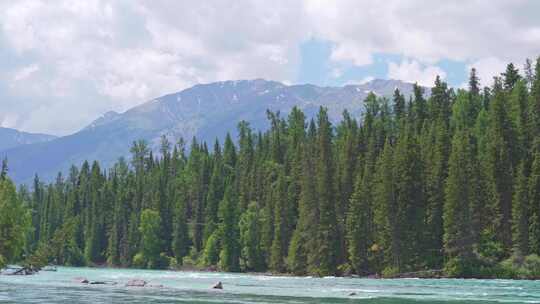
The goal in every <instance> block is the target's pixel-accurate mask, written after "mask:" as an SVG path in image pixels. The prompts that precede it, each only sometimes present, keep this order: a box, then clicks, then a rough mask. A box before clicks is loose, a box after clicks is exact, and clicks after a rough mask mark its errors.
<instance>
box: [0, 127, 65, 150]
mask: <svg viewBox="0 0 540 304" xmlns="http://www.w3.org/2000/svg"><path fill="white" fill-rule="evenodd" d="M55 138H56V136H54V135H47V134H38V133H27V132H21V131H18V130H15V129H10V128H2V127H0V151H2V150H7V149H11V148H14V147H17V146H21V145H28V144H34V143H40V142H47V141H50V140H53V139H55Z"/></svg>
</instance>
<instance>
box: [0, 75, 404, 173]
mask: <svg viewBox="0 0 540 304" xmlns="http://www.w3.org/2000/svg"><path fill="white" fill-rule="evenodd" d="M396 88H398V89H400V91H401V92H402V93H403V94H404V95H411V94H412V88H413V84H410V83H406V82H403V81H399V80H382V79H375V80H372V81H370V82H367V83H364V84H359V85H345V86H342V87H339V86H336V87H332V86H327V87H320V86H316V85H312V84H295V85H286V84H283V83H280V82H277V81H269V80H264V79H254V80H228V81H221V82H214V83H208V84H197V85H195V86H192V87H190V88H187V89H184V90H182V91H179V92H175V93H170V94H166V95H163V96H161V97H157V98H154V99H151V100H149V101H147V102H144V103H142V104H140V105H138V106H135V107H133V108H131V109H128V110H127V111H125V112H122V113H117V112H113V111H110V112H107V113H105V114H104V115H102V116H101V117H99V118H97V119H96V120H94V121H93V122H92V123H90V124H88V125H87V126H86V127H84V128H82V129H81V130H80V131H78V132H75V133H73V134H70V135H67V136H63V137H59V138H56V139H53V140H51V141H49V142H41V143H36V144H32V145H25V146H24V147H14V148H12V149H8V150H4V151H3V152H0V154H4V155H5V156H7V157H8V158H9V162H10V168H11V170H10V174H11V175H12V178H13V179H14V180H15V181H16V182H18V183H28V182H30V181H31V179H32V177H33V176H34V174H35V173H37V174H39V175H40V177H43V178H44V179H45V180H52V179H53V178H54V176H55V175H56V174H57V172H59V171H63V172H67V169H68V168H69V167H70V166H71V165H72V164H76V165H80V163H81V162H82V161H84V160H98V161H100V163H101V164H102V165H103V166H104V167H108V166H109V165H111V164H112V163H113V162H115V161H116V160H117V159H118V157H120V156H127V155H128V154H129V148H130V146H131V143H132V142H133V141H135V140H138V139H144V140H146V141H147V142H148V143H149V146H150V147H151V148H152V149H153V150H157V148H158V146H159V140H160V137H161V136H162V135H165V136H166V137H167V138H169V140H170V141H171V142H176V141H177V140H178V139H179V138H180V137H182V138H184V139H185V140H186V141H189V140H191V138H192V137H193V136H196V137H197V138H198V139H199V140H200V141H206V142H213V141H214V140H215V139H216V138H219V139H222V138H223V137H224V136H225V134H226V133H227V132H231V133H232V135H233V136H236V125H237V123H238V122H239V121H241V120H245V121H247V122H249V123H250V125H251V126H252V128H253V129H255V130H264V129H266V128H267V127H268V122H267V119H266V110H267V109H269V110H271V111H280V112H281V113H282V114H283V115H286V114H287V113H288V112H289V111H290V110H291V109H292V107H293V106H297V107H299V108H300V109H301V110H302V111H304V112H305V113H306V116H307V117H308V118H310V117H314V116H315V114H316V112H317V111H318V108H319V107H320V106H325V107H327V108H328V113H329V117H330V119H331V120H332V121H334V122H335V121H338V120H339V119H340V118H341V115H342V113H343V111H344V110H345V109H347V110H348V111H349V112H350V113H351V115H353V116H354V117H360V115H361V114H362V112H363V108H364V107H363V101H364V99H365V97H366V96H367V95H368V93H369V92H373V93H374V94H376V95H379V96H388V97H390V96H391V95H392V94H393V92H394V90H395V89H396ZM0 156H1V155H0ZM32 171H35V172H32Z"/></svg>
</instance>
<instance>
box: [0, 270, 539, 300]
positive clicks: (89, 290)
mask: <svg viewBox="0 0 540 304" xmlns="http://www.w3.org/2000/svg"><path fill="white" fill-rule="evenodd" d="M80 277H84V278H87V279H88V280H89V281H107V282H110V283H113V282H114V283H115V285H112V284H111V285H87V284H82V283H80V282H77V280H76V278H80ZM131 279H142V280H145V281H147V282H148V284H151V285H154V287H125V284H126V283H127V282H128V281H129V280H131ZM218 281H221V282H223V286H224V289H223V290H214V289H211V286H212V285H214V284H215V283H216V282H218ZM159 285H162V286H159ZM353 293H354V294H353ZM351 294H352V295H351ZM0 303H199V304H202V303H291V304H292V303H294V304H301V303H366V304H394V303H396V304H397V303H400V304H401V303H403V304H406V303H446V304H450V303H540V281H539V282H536V281H515V280H457V279H440V280H435V279H434V280H427V279H396V280H377V279H355V278H333V277H332V278H311V277H284V276H283V277H282V276H263V275H253V274H231V273H206V272H174V271H160V270H137V269H98V268H70V267H59V268H58V271H57V272H44V271H42V272H40V273H39V274H37V275H33V276H0Z"/></svg>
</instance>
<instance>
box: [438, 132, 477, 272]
mask: <svg viewBox="0 0 540 304" xmlns="http://www.w3.org/2000/svg"><path fill="white" fill-rule="evenodd" d="M470 137H471V136H470V134H469V133H468V131H467V130H458V131H456V133H455V135H454V138H453V140H452V153H451V154H450V160H449V170H448V179H447V181H446V190H445V197H446V198H445V203H444V216H443V217H444V231H445V232H444V250H445V252H446V255H447V256H448V257H449V261H448V262H447V265H446V267H447V269H448V271H450V272H453V274H454V275H466V273H464V271H465V270H463V269H464V267H465V266H464V265H468V264H469V263H470V261H471V260H472V258H473V246H474V242H473V241H474V236H473V235H472V232H473V226H472V214H471V212H472V206H473V205H474V204H475V202H474V199H475V195H474V191H475V190H476V189H475V188H474V185H473V184H471V181H474V180H475V177H474V176H473V175H474V172H475V169H474V165H475V164H474V157H473V153H472V150H471V139H470ZM455 265H459V267H458V268H454V267H456V266H455Z"/></svg>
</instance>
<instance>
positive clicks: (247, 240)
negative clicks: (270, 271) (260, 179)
mask: <svg viewBox="0 0 540 304" xmlns="http://www.w3.org/2000/svg"><path fill="white" fill-rule="evenodd" d="M258 208H259V206H258V204H257V203H255V202H252V203H250V204H249V206H248V209H247V210H246V212H244V213H243V214H242V216H241V217H240V222H239V227H240V246H241V266H242V270H244V271H261V270H263V265H264V263H263V255H262V252H261V242H260V215H259V209H258Z"/></svg>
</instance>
